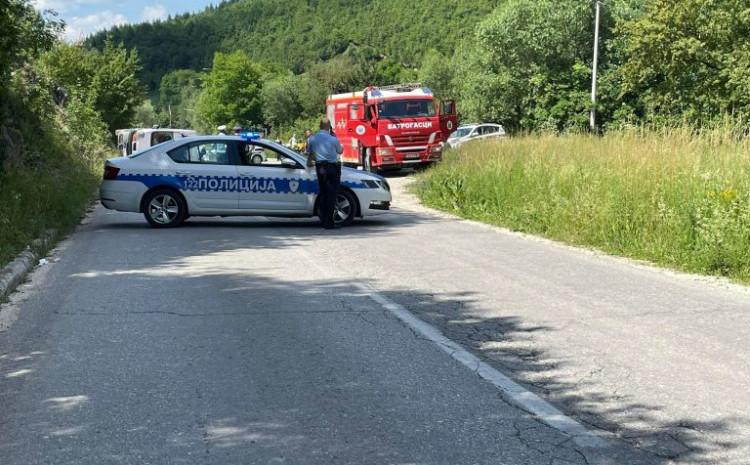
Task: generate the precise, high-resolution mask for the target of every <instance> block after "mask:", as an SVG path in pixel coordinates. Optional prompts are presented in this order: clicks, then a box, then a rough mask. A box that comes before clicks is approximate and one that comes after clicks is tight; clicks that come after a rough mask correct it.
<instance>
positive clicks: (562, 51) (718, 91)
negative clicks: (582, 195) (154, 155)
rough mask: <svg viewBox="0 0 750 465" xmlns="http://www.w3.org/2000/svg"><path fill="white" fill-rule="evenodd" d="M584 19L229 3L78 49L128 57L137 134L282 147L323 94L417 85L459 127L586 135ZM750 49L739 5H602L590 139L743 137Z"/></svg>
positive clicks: (561, 3) (589, 41)
mask: <svg viewBox="0 0 750 465" xmlns="http://www.w3.org/2000/svg"><path fill="white" fill-rule="evenodd" d="M594 4H595V2H593V1H591V2H589V1H581V0H442V1H438V2H435V1H429V0H414V1H412V2H408V3H404V2H401V1H397V0H372V1H366V0H319V1H312V0H236V1H231V2H225V3H222V4H220V5H219V6H216V7H211V8H208V9H207V10H205V11H203V12H200V13H197V14H192V15H183V16H179V17H176V18H171V19H169V20H167V21H163V22H156V23H149V24H140V25H126V26H119V27H116V28H114V29H112V30H110V31H106V32H103V33H100V34H98V35H96V36H94V37H91V38H89V40H88V44H89V45H92V46H94V47H95V48H98V49H102V48H103V46H104V44H105V43H106V38H107V37H109V38H110V39H111V40H112V41H113V43H115V44H117V43H123V44H124V46H125V47H126V48H132V49H135V50H137V52H138V54H139V56H140V58H141V63H142V64H143V68H142V70H141V71H140V74H139V75H140V76H141V77H142V80H143V82H144V83H145V84H146V87H147V89H148V91H149V95H150V99H149V100H148V101H146V102H144V103H143V105H142V106H141V107H140V108H139V110H138V112H137V114H136V118H135V119H134V120H133V121H132V123H133V124H135V125H150V124H153V123H159V124H169V125H173V126H190V127H194V128H197V129H199V130H203V131H211V130H215V128H216V126H217V125H218V124H241V125H244V126H256V125H263V126H266V127H270V128H273V129H274V131H275V132H281V133H282V134H283V133H288V132H291V131H294V130H296V131H298V130H299V129H300V128H302V127H306V126H309V124H310V122H311V121H312V120H313V119H314V118H315V117H317V116H318V115H320V114H321V112H322V111H323V105H324V101H325V96H326V95H327V94H329V93H332V92H340V91H348V90H353V89H361V88H363V87H364V86H366V85H368V84H391V83H394V82H398V81H401V82H403V81H411V80H419V81H421V82H423V83H424V84H426V85H428V86H429V87H431V88H433V90H435V91H436V94H437V95H438V96H439V97H451V98H455V99H456V100H457V101H458V110H459V114H460V116H461V117H462V119H463V120H465V121H466V120H473V121H480V120H481V121H492V122H498V123H502V124H503V125H505V127H506V128H507V129H508V130H509V131H511V132H524V131H538V130H544V131H557V132H566V131H585V130H588V128H589V113H590V111H591V107H592V104H591V96H590V95H591V90H590V89H591V77H592V73H593V69H592V67H593V43H594ZM748 37H750V7H749V6H748V4H747V1H746V0H715V1H707V0H608V1H605V2H602V9H601V30H600V38H601V40H600V47H599V51H600V60H599V67H598V71H599V80H598V89H599V91H598V100H597V104H596V110H597V120H596V122H597V126H598V128H597V129H598V130H607V129H617V128H622V127H631V126H638V125H644V124H647V125H657V126H664V125H666V126H675V125H680V126H682V125H688V126H693V127H696V126H715V125H717V124H725V122H726V120H727V119H731V120H732V124H733V125H736V124H738V123H739V124H740V126H741V125H743V124H745V123H744V121H745V120H746V115H748V114H750V98H748V95H750V45H749V44H748ZM217 65H218V66H217Z"/></svg>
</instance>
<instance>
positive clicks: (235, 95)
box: [195, 51, 263, 132]
mask: <svg viewBox="0 0 750 465" xmlns="http://www.w3.org/2000/svg"><path fill="white" fill-rule="evenodd" d="M261 87H262V86H261V70H260V69H259V67H258V66H257V65H255V64H254V63H253V62H252V61H251V60H250V58H249V57H248V56H247V54H245V52H242V51H236V52H233V53H229V54H224V53H218V52H217V53H216V55H215V56H214V63H213V68H212V69H211V71H210V72H209V73H208V74H207V75H206V78H205V80H204V84H203V91H202V92H201V94H200V97H199V98H198V102H197V104H196V109H195V110H196V116H197V118H198V124H199V127H200V129H202V130H204V131H207V132H209V131H213V130H214V129H215V128H216V127H217V126H219V125H222V124H240V125H242V126H254V125H258V124H260V123H262V122H263V115H262V112H261V109H262V105H261Z"/></svg>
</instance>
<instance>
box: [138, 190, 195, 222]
mask: <svg viewBox="0 0 750 465" xmlns="http://www.w3.org/2000/svg"><path fill="white" fill-rule="evenodd" d="M143 215H144V216H145V217H146V221H148V223H149V224H150V225H151V226H153V227H155V228H172V227H175V226H179V225H180V224H181V223H182V222H183V221H185V218H186V216H187V208H186V207H185V201H184V200H183V199H182V197H180V196H179V195H178V194H176V193H175V192H173V191H171V190H169V189H158V190H155V191H153V192H150V193H149V194H148V196H147V197H146V199H145V201H144V211H143Z"/></svg>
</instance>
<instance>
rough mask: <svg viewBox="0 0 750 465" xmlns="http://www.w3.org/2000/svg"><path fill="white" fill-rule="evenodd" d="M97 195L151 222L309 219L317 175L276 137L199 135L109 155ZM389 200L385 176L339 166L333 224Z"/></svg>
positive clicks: (383, 206)
mask: <svg viewBox="0 0 750 465" xmlns="http://www.w3.org/2000/svg"><path fill="white" fill-rule="evenodd" d="M259 151H262V152H263V154H262V155H263V156H262V157H258V152H259ZM100 196H101V202H102V205H104V206H105V207H106V208H109V209H113V210H119V211H125V212H140V213H143V214H144V216H145V217H146V220H147V221H148V222H149V224H151V225H152V226H154V227H172V226H178V225H179V224H181V223H182V222H183V221H184V220H185V219H186V218H188V217H189V216H253V215H260V216H279V217H313V216H316V215H317V198H318V180H317V177H316V174H315V168H308V167H307V166H306V159H305V157H304V156H303V155H301V154H299V153H297V152H295V151H293V150H291V149H288V148H286V147H284V146H282V145H279V144H276V143H274V142H271V141H268V140H264V139H249V138H243V137H240V136H200V137H189V138H185V139H177V140H172V141H169V142H165V143H163V144H160V145H157V146H155V147H153V148H151V149H148V150H145V151H142V152H138V153H134V154H133V155H131V156H129V157H122V158H113V159H111V160H107V162H106V164H105V167H104V180H103V181H102V185H101V188H100ZM390 203H391V191H390V186H389V185H388V182H387V181H386V180H385V178H383V177H381V176H378V175H375V174H372V173H368V172H365V171H358V170H354V169H349V168H343V169H342V172H341V190H340V191H339V196H338V199H337V201H336V210H335V216H334V220H335V223H336V224H338V225H346V224H349V223H351V222H352V221H353V220H354V218H355V217H365V216H370V215H375V214H378V213H382V212H384V211H385V210H388V209H389V208H390Z"/></svg>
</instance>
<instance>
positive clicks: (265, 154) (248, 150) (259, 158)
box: [240, 144, 288, 168]
mask: <svg viewBox="0 0 750 465" xmlns="http://www.w3.org/2000/svg"><path fill="white" fill-rule="evenodd" d="M242 145H243V146H242V148H241V150H240V154H241V158H242V164H243V165H247V166H268V167H277V168H278V167H280V166H281V159H282V158H288V157H286V155H284V154H282V153H281V152H278V151H276V150H274V149H272V148H269V147H264V146H262V145H254V144H242Z"/></svg>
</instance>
